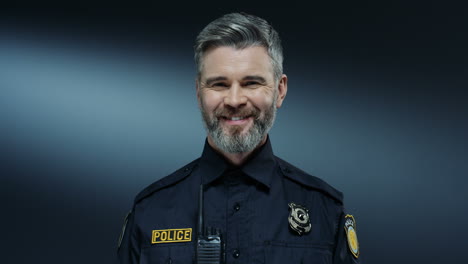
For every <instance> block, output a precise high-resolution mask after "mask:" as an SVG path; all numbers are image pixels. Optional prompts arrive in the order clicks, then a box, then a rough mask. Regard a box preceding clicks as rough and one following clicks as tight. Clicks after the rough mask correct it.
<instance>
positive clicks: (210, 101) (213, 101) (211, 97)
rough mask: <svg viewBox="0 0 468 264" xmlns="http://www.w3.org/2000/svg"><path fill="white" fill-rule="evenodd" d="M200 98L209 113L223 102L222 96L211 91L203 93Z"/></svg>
mask: <svg viewBox="0 0 468 264" xmlns="http://www.w3.org/2000/svg"><path fill="white" fill-rule="evenodd" d="M200 100H201V104H202V106H203V109H205V111H206V112H208V113H209V114H211V112H213V111H214V110H215V109H216V108H217V107H218V106H219V105H220V103H221V102H222V98H221V96H219V95H218V94H216V93H213V92H210V91H207V92H204V93H203V94H201V96H200Z"/></svg>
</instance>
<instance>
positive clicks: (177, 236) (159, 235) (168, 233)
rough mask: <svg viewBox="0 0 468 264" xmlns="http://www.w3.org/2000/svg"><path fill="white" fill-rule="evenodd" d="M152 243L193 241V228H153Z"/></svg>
mask: <svg viewBox="0 0 468 264" xmlns="http://www.w3.org/2000/svg"><path fill="white" fill-rule="evenodd" d="M151 233H152V235H151V244H158V243H176V242H190V241H192V228H180V229H162V230H153V231H152V232H151Z"/></svg>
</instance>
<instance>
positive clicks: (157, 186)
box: [134, 158, 200, 204]
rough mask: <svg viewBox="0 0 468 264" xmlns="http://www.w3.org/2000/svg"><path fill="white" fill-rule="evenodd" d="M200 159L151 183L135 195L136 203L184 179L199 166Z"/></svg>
mask: <svg viewBox="0 0 468 264" xmlns="http://www.w3.org/2000/svg"><path fill="white" fill-rule="evenodd" d="M199 160H200V159H199V158H198V159H196V160H194V161H192V162H190V163H188V164H187V165H185V166H183V167H181V168H180V169H178V170H176V171H174V172H173V173H171V174H169V175H167V176H165V177H163V178H161V179H159V180H158V181H156V182H154V183H152V184H151V185H149V186H148V187H146V188H145V189H143V190H142V191H141V192H140V193H139V194H138V195H137V196H136V197H135V201H134V203H135V204H137V203H138V202H140V201H141V200H143V199H145V198H146V197H148V196H151V195H152V194H153V193H155V192H157V191H159V190H161V189H164V188H166V187H169V186H172V185H174V184H176V183H178V182H180V181H182V180H184V179H185V178H186V177H187V176H189V175H190V174H191V173H192V171H193V169H194V168H195V167H196V166H197V164H198V161H199Z"/></svg>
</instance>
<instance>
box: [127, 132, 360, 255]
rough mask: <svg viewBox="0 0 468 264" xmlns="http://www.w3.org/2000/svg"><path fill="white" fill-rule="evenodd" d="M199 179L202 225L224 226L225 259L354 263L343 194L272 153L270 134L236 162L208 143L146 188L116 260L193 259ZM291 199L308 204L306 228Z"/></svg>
mask: <svg viewBox="0 0 468 264" xmlns="http://www.w3.org/2000/svg"><path fill="white" fill-rule="evenodd" d="M200 184H204V186H205V191H204V219H205V226H210V227H215V228H218V229H220V230H221V232H222V235H223V240H224V241H225V253H226V263H229V264H231V263H232V264H234V263H244V264H246V263H267V264H275V263H281V264H284V263H359V259H358V258H357V257H356V256H354V255H353V254H352V253H351V246H350V245H348V239H347V233H348V232H347V231H346V230H345V216H346V214H345V213H344V209H343V202H342V199H343V197H342V194H341V192H339V191H337V190H336V189H334V188H333V187H331V186H330V185H328V184H327V183H325V182H324V181H323V180H321V179H319V178H316V177H314V176H310V175H308V174H307V173H305V172H303V171H301V170H299V169H297V168H295V167H294V166H292V165H290V164H289V163H287V162H285V161H283V160H281V159H279V158H278V157H276V156H274V154H273V152H272V148H271V144H270V140H269V139H268V140H267V142H266V143H265V144H264V145H263V146H262V147H261V148H260V149H259V150H257V151H256V153H254V154H253V155H252V157H251V158H250V159H249V160H248V161H247V162H246V163H245V164H244V165H243V166H242V167H237V168H236V167H232V166H231V165H229V164H228V163H227V162H226V161H225V160H224V159H223V157H222V156H220V155H219V154H218V153H216V152H215V151H214V150H213V149H212V148H211V147H210V146H209V144H208V143H207V142H206V143H205V147H204V150H203V154H202V156H201V157H200V158H199V159H197V160H195V161H193V162H191V163H189V164H188V165H186V166H184V167H183V168H181V169H179V170H177V171H176V172H174V173H173V174H171V175H169V176H167V177H164V178H162V179H161V180H159V181H157V182H155V183H153V184H152V185H150V186H148V187H147V188H146V189H144V190H143V191H142V192H141V193H140V194H139V195H138V196H137V197H136V198H135V203H134V207H133V209H132V212H131V213H130V214H129V216H128V218H127V220H126V227H125V229H124V231H123V233H122V235H121V242H119V250H118V256H119V259H120V263H135V264H136V263H140V264H149V263H152V264H159V263H174V264H177V263H195V257H196V256H195V255H196V254H195V252H196V247H195V244H196V241H197V222H198V220H197V219H198V195H199V186H200ZM291 202H294V203H296V204H299V205H301V206H303V207H305V208H306V209H308V213H309V217H310V223H311V230H310V232H308V233H305V234H302V235H299V234H298V233H297V232H295V231H293V230H292V228H291V227H290V226H289V223H288V216H289V215H290V209H289V207H288V204H289V203H291ZM353 228H354V230H355V226H353ZM356 243H357V240H356ZM356 247H357V244H354V248H356ZM355 253H356V252H355Z"/></svg>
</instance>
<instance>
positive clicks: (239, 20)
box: [195, 13, 283, 81]
mask: <svg viewBox="0 0 468 264" xmlns="http://www.w3.org/2000/svg"><path fill="white" fill-rule="evenodd" d="M223 46H228V47H233V48H236V49H244V48H248V47H251V46H261V47H264V48H265V49H266V50H267V53H268V55H269V56H270V59H271V64H272V68H273V76H274V77H275V81H278V80H279V79H280V78H281V75H282V74H283V48H282V46H281V40H280V38H279V35H278V33H277V32H276V31H275V29H274V28H273V27H272V26H271V25H270V24H269V23H268V22H267V21H266V20H264V19H262V18H260V17H257V16H253V15H249V14H245V13H231V14H226V15H224V16H222V17H220V18H218V19H216V20H214V21H212V22H211V23H210V24H208V25H207V26H206V27H205V28H204V29H203V30H202V31H201V32H200V34H198V36H197V39H196V41H195V63H196V66H197V77H198V79H199V78H200V74H201V71H202V63H203V62H202V59H203V56H204V55H205V52H206V51H208V50H209V49H211V48H216V47H223Z"/></svg>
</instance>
